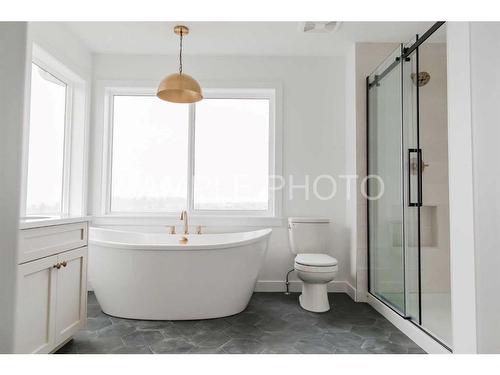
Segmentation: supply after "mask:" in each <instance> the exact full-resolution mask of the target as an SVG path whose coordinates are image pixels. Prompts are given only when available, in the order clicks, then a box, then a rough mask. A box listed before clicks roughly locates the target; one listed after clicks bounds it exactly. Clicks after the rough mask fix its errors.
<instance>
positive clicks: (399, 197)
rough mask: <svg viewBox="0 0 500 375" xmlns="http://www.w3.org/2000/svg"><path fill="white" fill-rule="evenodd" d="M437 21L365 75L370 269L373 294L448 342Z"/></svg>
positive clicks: (442, 66) (442, 65)
mask: <svg viewBox="0 0 500 375" xmlns="http://www.w3.org/2000/svg"><path fill="white" fill-rule="evenodd" d="M442 24H443V23H442V22H437V23H436V24H434V25H433V26H432V27H431V28H430V29H429V30H428V31H426V32H425V33H424V34H423V35H422V37H421V38H418V37H416V38H415V39H414V40H412V41H410V42H408V43H405V44H401V45H400V46H399V47H398V48H397V49H395V50H394V51H393V53H391V55H390V56H388V57H387V59H386V60H385V61H384V62H383V63H382V64H381V65H380V66H379V67H378V68H377V69H376V70H375V72H374V73H372V74H371V75H370V76H369V77H367V82H366V84H367V121H368V126H367V160H368V162H367V174H368V180H367V193H368V261H369V264H368V269H369V291H370V293H371V295H372V296H374V297H376V298H378V299H379V300H381V301H382V302H384V303H385V304H387V305H388V306H390V307H391V308H392V309H394V310H395V311H396V312H397V313H399V314H400V315H402V316H403V317H404V318H406V319H408V320H410V321H412V322H413V323H415V324H416V325H418V326H419V327H420V328H421V329H423V330H424V331H425V332H427V333H428V334H429V335H431V336H432V337H434V338H436V340H438V341H439V342H441V343H442V344H443V345H444V346H446V347H451V343H452V342H451V341H452V337H451V302H450V301H451V300H450V265H449V261H450V257H449V254H450V245H449V209H448V159H447V141H448V140H447V131H448V129H447V117H446V110H447V105H446V76H447V73H446V45H445V44H443V43H442V42H440V40H442V39H439V36H438V38H437V40H436V39H435V40H432V39H433V37H434V36H435V35H437V34H435V32H436V30H438V29H439V27H440V26H441V25H442ZM431 36H432V37H431ZM441 38H442V36H441Z"/></svg>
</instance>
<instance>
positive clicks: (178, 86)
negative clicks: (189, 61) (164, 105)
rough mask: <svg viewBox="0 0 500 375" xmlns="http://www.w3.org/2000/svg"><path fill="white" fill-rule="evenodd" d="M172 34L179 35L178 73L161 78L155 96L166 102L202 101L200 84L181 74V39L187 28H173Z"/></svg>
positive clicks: (180, 26) (179, 26) (181, 26)
mask: <svg viewBox="0 0 500 375" xmlns="http://www.w3.org/2000/svg"><path fill="white" fill-rule="evenodd" d="M174 33H176V34H177V35H179V37H180V44H179V73H174V74H170V75H169V76H166V77H165V78H163V80H162V81H161V82H160V86H159V87H158V92H157V93H156V96H157V97H159V98H160V99H163V100H166V101H167V102H173V103H194V102H197V101H200V100H201V99H203V95H202V93H201V87H200V84H199V83H198V82H197V81H196V80H195V79H194V78H193V77H191V76H190V75H187V74H185V73H183V72H182V38H183V36H184V35H187V34H188V33H189V28H188V27H187V26H183V25H177V26H175V27H174Z"/></svg>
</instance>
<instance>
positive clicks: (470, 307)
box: [447, 22, 500, 353]
mask: <svg viewBox="0 0 500 375" xmlns="http://www.w3.org/2000/svg"><path fill="white" fill-rule="evenodd" d="M447 34H448V51H447V53H448V96H449V97H448V103H449V110H448V119H449V125H448V127H449V133H448V137H449V150H448V153H449V162H450V172H449V180H450V212H451V217H450V231H451V259H452V262H451V275H452V283H451V287H452V311H453V342H454V351H455V352H457V353H475V352H479V353H500V320H499V319H498V317H499V316H500V299H499V298H498V286H499V285H500V273H499V272H498V270H499V268H500V251H499V245H498V244H499V243H500V231H499V230H498V228H499V227H500V198H499V194H500V167H499V165H498V157H497V155H496V151H497V149H498V139H499V137H500V128H499V126H498V103H499V102H500V73H499V71H498V66H499V64H500V42H499V40H500V39H499V36H500V23H498V22H491V23H488V22H484V23H483V22H479V23H467V22H451V23H449V24H448V31H447Z"/></svg>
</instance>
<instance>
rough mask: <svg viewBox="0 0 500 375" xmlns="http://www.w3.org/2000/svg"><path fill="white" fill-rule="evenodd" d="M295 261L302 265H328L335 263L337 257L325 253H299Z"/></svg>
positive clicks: (334, 264)
mask: <svg viewBox="0 0 500 375" xmlns="http://www.w3.org/2000/svg"><path fill="white" fill-rule="evenodd" d="M295 262H296V263H299V264H303V265H304V266H315V267H330V266H336V265H337V263H338V262H337V259H335V258H334V257H331V256H330V255H326V254H299V255H297V256H296V257H295Z"/></svg>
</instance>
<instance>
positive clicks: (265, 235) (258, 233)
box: [88, 227, 273, 251]
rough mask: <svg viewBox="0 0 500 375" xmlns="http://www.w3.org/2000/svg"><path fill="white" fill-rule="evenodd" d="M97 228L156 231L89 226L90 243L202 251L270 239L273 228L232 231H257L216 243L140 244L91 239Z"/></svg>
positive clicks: (130, 247) (124, 248) (123, 246)
mask: <svg viewBox="0 0 500 375" xmlns="http://www.w3.org/2000/svg"><path fill="white" fill-rule="evenodd" d="M95 230H100V231H110V232H122V233H154V232H140V231H136V230H134V231H132V230H130V231H128V230H119V229H108V228H100V227H90V228H89V240H88V243H89V244H90V245H98V246H103V247H109V248H115V249H123V250H140V251H165V250H167V251H169V250H173V251H175V250H182V251H186V250H190V251H202V250H217V249H228V248H233V247H241V246H246V245H249V244H252V243H256V242H259V241H262V240H264V239H266V240H267V239H269V237H270V236H271V233H272V232H273V230H272V229H271V228H265V229H259V230H254V231H246V232H232V233H231V234H243V233H255V236H254V237H251V238H248V239H245V240H240V241H232V242H222V243H215V244H189V243H187V244H161V245H157V244H140V243H126V242H116V241H105V240H95V239H91V234H92V232H93V231H95ZM214 234H223V233H214ZM203 235H204V236H209V235H210V233H206V234H203Z"/></svg>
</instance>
